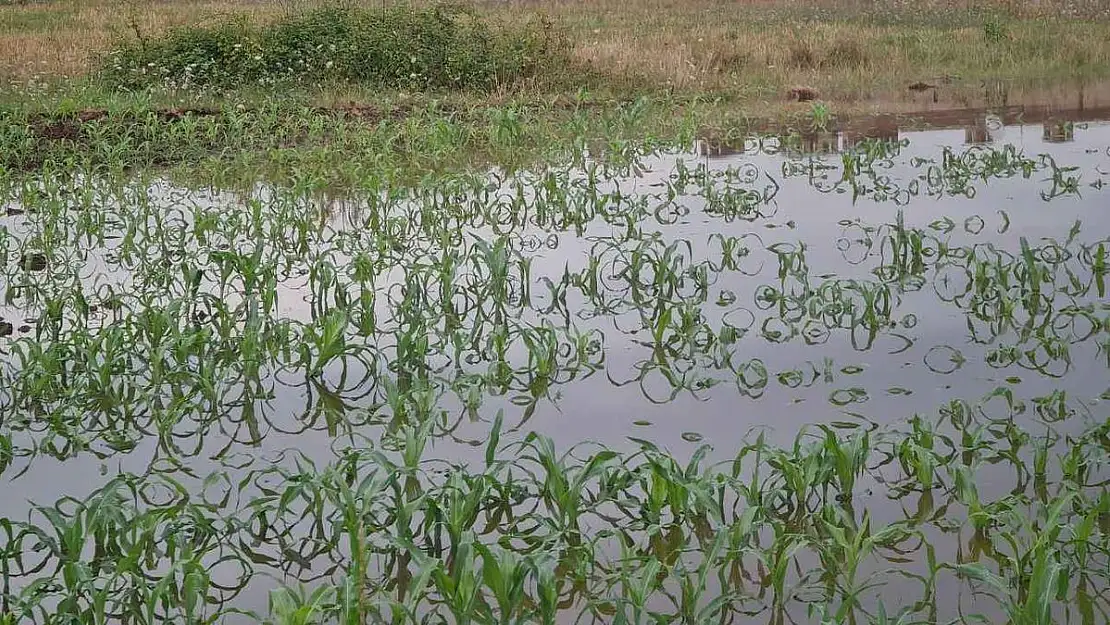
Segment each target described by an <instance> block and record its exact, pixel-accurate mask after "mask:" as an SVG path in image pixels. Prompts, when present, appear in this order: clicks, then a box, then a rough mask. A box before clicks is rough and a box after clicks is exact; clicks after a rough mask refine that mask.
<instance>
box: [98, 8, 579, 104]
mask: <svg viewBox="0 0 1110 625" xmlns="http://www.w3.org/2000/svg"><path fill="white" fill-rule="evenodd" d="M565 57H566V44H565V40H564V38H563V37H561V36H560V35H559V34H558V33H556V32H555V31H554V29H553V28H552V26H551V25H550V24H549V23H547V22H541V23H537V24H532V25H528V26H520V27H514V28H512V29H509V28H495V27H493V26H490V25H488V24H487V23H485V22H483V21H482V20H480V19H478V18H477V17H476V16H475V15H473V14H472V13H470V12H468V11H466V10H465V9H462V8H458V7H451V6H439V7H436V8H430V9H408V8H393V9H384V10H368V9H339V8H325V9H317V10H313V11H309V12H306V13H303V14H299V15H296V16H292V17H290V18H287V19H286V20H284V21H280V22H277V23H274V24H270V25H266V26H253V25H250V24H248V23H246V22H245V21H238V22H231V23H227V24H224V25H220V26H215V27H189V28H182V29H178V30H174V31H171V32H170V33H168V34H167V35H166V36H165V37H163V38H160V39H157V40H139V41H135V42H129V43H127V44H124V45H122V46H121V47H119V48H118V49H116V50H115V51H113V52H112V53H110V54H109V55H108V56H107V57H106V58H105V59H104V60H103V62H102V64H101V76H102V77H103V78H104V79H105V80H107V81H109V82H110V83H111V84H113V85H116V86H118V87H120V88H123V89H136V88H143V87H148V86H152V85H163V86H168V87H176V88H190V87H215V88H225V87H231V86H241V85H244V84H250V83H255V84H273V83H278V82H282V81H308V82H319V81H348V82H354V83H364V84H373V85H382V86H390V87H399V88H412V89H437V88H448V89H459V88H474V89H487V88H490V87H493V86H495V85H497V84H502V83H506V82H512V81H515V80H519V79H522V78H528V77H532V76H536V75H539V74H541V73H543V72H544V71H545V70H546V69H548V68H549V67H555V64H556V63H560V62H561V60H563V59H565Z"/></svg>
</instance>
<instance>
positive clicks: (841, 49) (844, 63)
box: [821, 40, 868, 69]
mask: <svg viewBox="0 0 1110 625" xmlns="http://www.w3.org/2000/svg"><path fill="white" fill-rule="evenodd" d="M867 64H868V57H867V53H866V52H865V51H864V49H863V46H861V45H860V44H859V42H856V41H852V40H843V41H838V42H836V43H834V44H833V45H832V46H831V47H830V48H829V49H828V51H826V52H825V57H824V58H823V59H822V60H821V66H822V67H829V68H837V69H856V68H860V67H863V66H865V65H867Z"/></svg>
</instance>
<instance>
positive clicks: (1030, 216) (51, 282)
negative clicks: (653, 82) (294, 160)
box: [0, 118, 1110, 624]
mask: <svg viewBox="0 0 1110 625" xmlns="http://www.w3.org/2000/svg"><path fill="white" fill-rule="evenodd" d="M1002 121H1003V120H1001V119H1000V118H985V119H984V120H983V123H982V124H975V125H971V126H969V127H968V128H963V129H956V130H951V131H931V132H920V133H901V134H899V132H898V131H897V129H894V130H889V129H888V131H882V130H880V131H877V132H871V131H867V132H864V131H860V132H855V133H852V132H846V133H839V134H837V133H831V132H809V133H802V134H801V135H793V136H785V137H752V138H749V139H747V140H746V141H743V142H739V143H736V144H733V145H730V146H720V145H713V146H710V145H707V144H702V145H699V149H697V150H694V151H690V150H675V151H671V152H664V153H658V154H649V155H636V154H633V153H623V154H622V153H601V154H592V155H590V156H589V157H582V158H578V159H575V160H576V162H575V164H573V165H567V166H564V167H545V168H541V169H537V170H535V171H525V172H517V173H512V174H506V173H501V172H494V173H490V174H487V175H455V176H443V177H440V178H437V179H435V181H434V182H428V183H425V184H423V185H416V186H413V187H409V188H396V187H388V186H384V185H382V186H380V187H376V186H374V185H375V184H376V183H373V182H369V183H368V185H367V188H366V189H363V190H362V191H360V192H358V193H351V194H349V195H346V196H344V197H321V196H319V195H318V194H313V193H310V192H307V191H304V190H302V189H299V188H281V187H276V186H267V187H260V188H258V189H255V190H254V191H253V192H251V193H242V194H235V193H230V192H228V193H217V192H210V191H204V192H202V191H195V190H190V189H185V188H180V187H177V186H174V185H173V184H171V183H169V182H167V181H165V180H145V179H137V180H115V179H108V178H104V177H97V176H86V175H76V174H74V173H73V172H61V171H54V172H50V171H47V172H43V173H42V175H38V176H35V177H27V178H20V179H16V180H14V181H13V182H11V186H10V189H9V190H8V194H7V199H6V200H5V202H6V203H5V208H6V210H4V211H0V215H6V216H0V260H2V261H3V263H2V268H0V271H2V273H0V291H2V292H3V293H4V296H5V297H4V300H3V303H2V305H0V359H2V370H0V377H2V379H0V471H2V473H0V501H2V502H3V504H2V507H0V517H2V520H0V566H2V571H3V577H4V587H3V593H4V598H3V603H2V604H0V623H7V622H11V623H23V622H51V623H62V622H82V623H85V622H88V623H92V622H99V621H97V620H96V619H95V615H105V614H106V615H109V621H114V620H118V618H119V617H118V616H115V615H120V614H128V615H133V616H128V618H129V619H133V620H129V621H127V622H143V623H155V622H158V623H161V622H183V623H200V622H223V621H227V622H261V621H263V620H264V619H265V615H266V614H271V615H273V616H274V618H275V619H277V621H276V622H281V623H295V622H298V623H300V622H343V623H358V622H387V621H389V622H407V621H408V620H413V621H416V620H422V619H428V622H438V620H437V619H436V618H435V615H439V617H441V618H443V619H447V620H448V621H449V622H464V621H466V620H468V619H471V620H473V621H476V622H482V623H486V622H490V623H492V622H561V623H562V622H566V623H575V622H598V623H610V622H641V623H648V622H685V623H695V622H697V623H721V622H732V623H749V622H758V623H788V622H795V623H808V622H813V623H817V622H831V623H865V622H876V623H887V622H901V623H917V622H930V623H933V622H951V621H953V620H955V621H956V622H977V621H975V618H976V615H983V618H985V619H987V621H988V622H1004V621H1006V620H1007V619H1009V621H1010V622H1012V623H1023V624H1024V623H1049V622H1053V623H1083V624H1088V623H1103V622H1106V621H1107V614H1108V610H1110V598H1108V597H1107V596H1106V588H1107V586H1108V584H1110V579H1107V570H1108V562H1110V559H1108V557H1110V538H1108V534H1110V496H1108V495H1107V490H1106V483H1107V480H1108V479H1110V469H1108V467H1107V460H1108V451H1110V444H1108V436H1110V421H1108V417H1110V415H1108V409H1107V406H1108V400H1110V297H1108V295H1107V288H1108V283H1110V268H1108V267H1110V211H1108V207H1110V195H1108V193H1110V190H1106V189H1104V185H1106V184H1110V125H1100V124H1098V123H1090V124H1080V123H1075V122H1071V121H1069V122H1055V121H1046V122H1045V123H1044V124H1039V125H1036V126H1020V125H1011V126H1007V125H1005V124H1003V123H1002ZM980 126H981V128H980ZM298 580H299V581H303V582H306V583H307V586H305V588H303V589H302V588H301V587H300V586H298V584H297V582H298ZM285 585H288V586H289V588H290V589H291V590H288V591H286V590H282V589H283V588H284V587H285ZM271 591H272V592H271ZM298 609H301V610H305V612H304V613H303V614H304V615H312V616H311V618H312V619H316V620H300V621H298V620H295V618H294V617H293V614H294V613H295V612H296V611H297V610H298ZM140 614H141V615H142V616H139V615H140ZM46 615H49V616H46ZM899 615H900V618H902V620H900V621H898V620H897V618H899ZM67 619H68V620H67ZM281 619H285V620H281ZM883 619H890V620H883Z"/></svg>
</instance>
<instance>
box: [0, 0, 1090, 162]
mask: <svg viewBox="0 0 1110 625" xmlns="http://www.w3.org/2000/svg"><path fill="white" fill-rule="evenodd" d="M1026 4H1027V3H1007V2H968V3H964V4H962V5H961V6H959V7H953V6H950V5H949V4H948V3H920V4H917V5H915V6H914V7H913V8H906V7H902V6H901V5H899V4H898V3H894V2H881V3H878V4H877V5H876V4H875V3H866V4H864V3H859V2H850V1H846V0H840V1H838V2H807V3H796V2H788V1H786V0H781V1H780V0H775V1H771V2H743V3H734V2H721V1H717V0H692V1H683V2H679V1H669V0H636V2H633V3H627V2H620V3H618V2H615V1H612V0H602V1H600V2H470V3H465V4H460V5H456V6H454V7H450V8H447V9H439V8H435V5H432V4H430V3H417V6H416V7H415V8H416V9H417V10H416V11H415V12H414V11H413V10H412V9H413V8H414V7H413V6H411V5H403V6H402V5H395V4H393V3H387V4H386V5H384V7H383V5H380V4H378V3H376V2H367V3H354V2H348V3H345V4H344V5H343V7H344V8H343V10H340V11H329V10H327V7H333V8H334V7H335V6H337V5H335V4H334V3H330V4H326V5H325V4H323V3H318V2H310V3H297V4H296V7H295V9H294V7H293V5H292V4H291V3H288V2H280V1H276V0H275V1H272V2H258V1H247V0H225V1H223V2H177V3H150V2H139V1H131V0H125V1H109V0H94V1H92V2H69V1H58V2H37V3H36V2H28V3H24V4H19V5H9V6H0V104H2V105H3V106H4V108H5V109H6V110H7V113H6V114H5V115H6V117H5V120H6V124H5V126H6V128H5V131H4V139H3V141H4V143H5V146H6V149H5V157H4V159H3V165H4V166H5V167H8V168H17V169H18V168H27V167H34V166H36V165H37V164H39V163H41V162H43V161H44V160H46V159H62V160H65V159H72V158H83V156H82V155H83V154H85V155H87V154H89V153H91V154H94V155H95V154H96V153H97V152H98V150H100V149H107V150H116V151H120V152H121V153H123V154H125V155H128V156H129V161H128V162H131V163H133V164H134V165H135V166H140V167H141V166H145V165H151V164H156V165H157V164H161V165H165V164H172V163H181V162H191V163H193V164H197V163H199V164H200V169H201V170H202V171H207V170H212V169H219V170H226V169H227V168H229V167H230V166H231V165H230V164H231V163H234V162H239V164H240V165H241V166H242V167H243V168H244V169H245V170H248V171H256V170H258V169H260V168H262V167H263V165H265V168H268V169H273V168H274V167H277V168H278V169H281V168H282V165H281V163H285V162H287V161H289V160H293V161H295V162H296V163H298V164H299V163H303V162H304V161H305V160H308V161H311V160H314V159H320V160H322V161H325V162H333V161H336V160H337V159H338V160H340V161H341V162H344V163H355V165H352V166H356V165H357V166H358V167H362V168H373V167H380V166H382V163H383V162H388V163H391V164H392V163H398V162H400V163H407V164H417V165H420V166H421V169H423V168H424V166H431V167H440V166H442V165H444V164H445V163H450V162H459V160H460V159H463V160H466V161H469V162H481V163H485V162H489V161H490V160H493V161H496V162H510V163H511V162H522V161H527V160H528V159H530V158H535V157H542V156H544V154H546V153H549V152H556V153H558V152H562V151H564V150H565V148H566V147H567V146H568V144H572V143H573V142H575V141H577V140H578V139H576V137H582V136H589V137H605V138H607V139H609V140H620V139H625V138H629V139H631V138H636V137H637V136H641V137H646V138H648V139H650V138H651V137H656V136H657V137H669V138H671V139H679V138H681V137H684V136H688V135H689V134H690V132H692V129H698V128H700V129H705V128H710V129H716V130H717V131H720V132H731V131H732V130H733V129H736V128H740V129H741V130H740V131H742V129H743V128H744V127H745V126H747V125H748V124H749V122H750V120H751V119H753V118H764V119H765V118H774V119H786V120H789V123H793V124H797V123H800V122H801V123H804V120H805V119H806V117H807V116H809V115H810V114H811V113H812V112H813V104H812V103H809V102H802V103H800V102H793V101H792V100H797V99H799V98H797V97H792V93H793V94H794V96H796V95H797V91H796V90H797V89H798V88H803V90H804V92H805V94H806V98H804V99H808V98H810V97H812V98H815V99H817V100H819V101H820V102H821V105H820V110H821V111H829V110H831V111H834V112H836V113H839V114H849V113H863V112H874V111H893V112H900V111H913V110H918V109H921V108H923V107H932V108H937V107H940V108H945V107H948V108H960V107H967V106H1004V105H1012V104H1016V103H1037V104H1047V105H1050V106H1060V107H1064V108H1066V107H1068V106H1071V102H1072V101H1073V100H1075V99H1076V98H1075V95H1074V94H1075V88H1076V86H1077V85H1079V86H1081V88H1082V89H1084V91H1085V92H1084V93H1083V95H1081V96H1080V98H1081V99H1083V101H1084V102H1085V103H1086V104H1087V105H1092V104H1095V105H1097V104H1098V103H1099V102H1101V101H1102V100H1105V99H1106V97H1105V92H1106V91H1107V90H1106V88H1105V85H1106V78H1107V76H1108V75H1110V19H1107V15H1106V10H1105V9H1104V8H1102V7H1101V5H1100V3H1097V2H1083V1H1082V0H1075V1H1064V0H1058V1H1053V2H1043V3H1039V4H1038V5H1037V7H1036V8H1035V10H1034V9H1031V8H1030V7H1028V6H1025V5H1026ZM320 7H324V9H323V10H321V9H320ZM441 33H442V34H441ZM911 85H913V86H916V87H918V89H910V88H909V87H910V86H911ZM319 108H327V109H341V110H338V111H333V112H331V113H328V114H323V115H320V114H316V113H313V112H312V110H314V109H319ZM90 110H102V111H109V112H112V115H111V116H109V117H107V118H103V117H98V118H97V120H96V121H95V123H89V120H87V119H86V117H88V112H89V111H90ZM184 110H202V111H214V112H218V113H219V114H213V115H207V114H206V115H202V116H194V115H179V114H177V113H175V112H180V111H184ZM353 110H357V111H358V114H357V115H352V114H350V112H351V111H353ZM151 111H159V112H158V113H150V112H151ZM244 111H246V112H245V113H244ZM148 113H150V114H149V115H148ZM42 115H45V116H47V117H49V118H51V119H52V120H53V121H50V122H48V123H39V122H37V121H36V120H37V119H40V117H39V116H42ZM186 118H187V119H186ZM183 120H185V121H183ZM583 133H587V134H585V135H583ZM97 146H101V147H97ZM537 146H540V147H537ZM244 148H247V149H244ZM381 150H386V151H385V152H383V151H381ZM247 152H249V153H250V154H249V155H248V154H247ZM275 163H276V165H275ZM194 170H195V168H194Z"/></svg>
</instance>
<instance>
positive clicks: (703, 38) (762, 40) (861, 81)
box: [0, 0, 1110, 104]
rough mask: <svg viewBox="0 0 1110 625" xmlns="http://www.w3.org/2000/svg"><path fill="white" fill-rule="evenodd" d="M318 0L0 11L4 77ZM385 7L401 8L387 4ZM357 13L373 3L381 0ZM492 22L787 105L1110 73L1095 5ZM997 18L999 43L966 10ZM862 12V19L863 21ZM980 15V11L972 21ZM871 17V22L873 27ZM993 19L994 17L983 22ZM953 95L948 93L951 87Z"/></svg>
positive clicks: (58, 67) (772, 10) (137, 0)
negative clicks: (799, 87)
mask: <svg viewBox="0 0 1110 625" xmlns="http://www.w3.org/2000/svg"><path fill="white" fill-rule="evenodd" d="M322 1H323V0H308V1H298V2H293V1H292V0H221V1H207V0H184V1H177V2H164V1H154V0H145V1H144V0H56V1H54V2H47V3H44V4H27V5H24V6H6V7H0V77H5V78H8V79H16V80H27V79H29V78H36V77H56V76H77V75H81V74H84V73H86V72H88V71H89V70H90V69H91V68H93V67H94V66H95V58H96V56H97V55H98V54H101V53H103V52H105V51H106V50H108V49H110V47H111V46H112V45H113V42H115V41H118V40H119V39H120V38H124V37H134V36H135V35H136V32H139V33H142V34H143V35H144V36H157V35H158V34H159V33H161V32H164V31H165V30H167V29H169V28H172V27H175V26H180V25H186V24H198V23H205V22H210V21H213V20H226V19H228V17H229V16H233V15H235V16H244V17H245V18H247V19H249V20H253V21H265V20H271V19H275V18H277V17H280V16H281V15H282V14H283V13H285V12H286V11H288V10H290V8H291V6H294V5H295V6H296V7H297V8H304V7H306V6H311V5H313V4H318V3H321V2H322ZM387 1H388V2H390V3H393V2H395V0H387ZM360 4H365V5H367V6H380V5H381V0H364V1H363V2H361V3H360ZM467 4H470V5H471V6H474V7H476V8H477V9H478V10H479V11H480V12H482V13H485V14H488V15H490V16H491V17H493V18H495V19H501V20H508V21H515V20H525V19H531V18H534V17H536V16H538V15H544V16H547V17H550V18H551V19H552V20H553V21H554V22H555V23H556V24H559V25H561V26H562V27H563V28H565V30H566V32H567V34H568V37H569V38H570V41H571V45H572V54H573V57H574V58H575V59H576V60H577V61H579V62H580V63H581V64H582V65H583V66H585V67H591V68H593V69H594V70H596V71H597V72H598V73H600V74H602V75H603V76H606V77H607V78H608V79H609V80H610V82H611V84H612V87H613V89H614V90H617V91H619V90H624V91H631V90H638V89H647V90H653V89H656V90H658V89H664V90H674V91H679V92H685V93H702V94H723V95H727V96H728V97H730V98H734V99H743V100H749V101H759V100H768V99H781V98H780V97H779V96H780V94H781V93H782V91H783V89H785V88H787V87H789V86H790V85H795V84H805V85H807V86H811V87H813V88H815V89H817V90H818V91H819V92H820V93H821V94H822V96H823V97H825V98H826V99H833V100H836V101H840V102H845V103H849V104H850V103H853V102H860V101H872V100H876V99H881V98H890V97H891V96H892V94H895V93H900V92H901V91H902V90H904V85H905V84H908V82H911V81H915V80H922V81H944V80H948V81H954V82H955V83H958V84H959V85H961V86H960V88H959V89H964V90H966V89H969V88H971V87H977V86H978V84H979V82H981V81H982V80H985V79H990V80H1002V81H1007V82H1012V83H1015V84H1019V85H1025V86H1029V85H1044V84H1053V83H1059V82H1074V81H1082V80H1091V79H1098V78H1100V77H1101V75H1102V74H1104V73H1110V19H1107V20H1101V21H1100V20H1088V21H1079V20H1071V19H1067V20H1061V19H1051V20H1031V19H1026V18H1027V17H1031V16H1035V15H1056V16H1058V15H1060V14H1063V13H1073V14H1082V15H1097V14H1098V13H1099V11H1100V10H1101V11H1104V12H1105V11H1106V10H1107V8H1106V7H1105V6H1104V5H1105V3H1104V2H1101V1H1100V0H1039V1H1034V2H1028V1H1024V0H1023V1H1021V2H1019V1H1018V0H993V1H983V0H930V1H929V2H909V1H908V0H880V1H879V2H875V1H873V0H867V1H866V2H865V1H864V0H812V1H808V2H802V1H799V0H741V1H735V0H732V1H729V0H473V1H471V2H468V3H467ZM984 7H985V8H987V9H990V10H995V11H999V12H1000V13H999V15H1001V16H1003V19H1004V22H1003V23H1002V28H1003V39H1002V40H1001V41H991V40H990V38H989V37H987V36H985V34H984V28H983V26H982V24H981V23H980V22H978V21H976V20H977V19H979V18H977V17H975V16H974V15H972V14H969V13H968V10H969V8H975V9H983V8H984ZM865 15H868V16H869V17H866V18H865V17H864V16H865ZM976 15H978V14H976ZM876 16H878V17H876ZM990 19H994V18H990ZM959 89H956V91H959Z"/></svg>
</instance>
